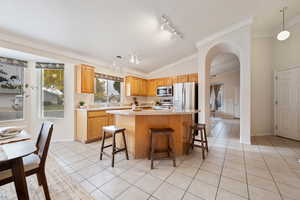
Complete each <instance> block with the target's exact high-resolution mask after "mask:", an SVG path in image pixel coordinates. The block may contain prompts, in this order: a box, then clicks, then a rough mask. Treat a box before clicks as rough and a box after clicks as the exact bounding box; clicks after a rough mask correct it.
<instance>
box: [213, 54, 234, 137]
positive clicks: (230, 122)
mask: <svg viewBox="0 0 300 200" xmlns="http://www.w3.org/2000/svg"><path fill="white" fill-rule="evenodd" d="M209 65H210V70H209V78H208V79H209V84H210V100H209V104H210V118H209V122H210V125H211V128H212V129H214V130H215V131H213V133H214V134H217V135H219V136H220V137H222V138H228V139H229V138H230V139H233V140H239V139H240V133H239V131H240V130H239V125H240V114H239V111H240V101H239V100H240V61H239V58H238V57H237V56H236V55H235V54H233V53H228V52H226V53H224V52H221V53H220V54H217V55H216V56H215V57H214V58H213V59H212V61H211V63H210V64H209ZM213 127H214V128H213ZM220 127H227V128H225V130H228V127H230V129H229V131H225V130H223V129H224V128H223V129H220ZM217 130H218V131H217Z"/></svg>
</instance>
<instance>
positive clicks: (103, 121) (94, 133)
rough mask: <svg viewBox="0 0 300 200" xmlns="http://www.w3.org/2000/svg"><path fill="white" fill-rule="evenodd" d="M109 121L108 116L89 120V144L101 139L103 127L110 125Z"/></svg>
mask: <svg viewBox="0 0 300 200" xmlns="http://www.w3.org/2000/svg"><path fill="white" fill-rule="evenodd" d="M108 120H109V119H108V116H100V117H89V118H88V122H87V142H89V141H95V140H99V139H101V135H102V127H103V126H107V125H108Z"/></svg>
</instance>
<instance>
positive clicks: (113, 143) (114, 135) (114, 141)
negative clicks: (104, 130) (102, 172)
mask: <svg viewBox="0 0 300 200" xmlns="http://www.w3.org/2000/svg"><path fill="white" fill-rule="evenodd" d="M115 151H116V133H113V141H112V160H111V167H114V166H115Z"/></svg>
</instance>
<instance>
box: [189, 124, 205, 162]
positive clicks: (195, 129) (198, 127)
mask: <svg viewBox="0 0 300 200" xmlns="http://www.w3.org/2000/svg"><path fill="white" fill-rule="evenodd" d="M199 132H200V139H196V136H197V135H199ZM191 134H192V142H191V144H190V148H192V149H194V147H199V148H201V149H202V159H205V151H206V152H207V153H208V141H207V135H206V125H205V124H194V125H192V126H191ZM195 142H200V144H195ZM190 148H189V149H190ZM189 149H188V151H189Z"/></svg>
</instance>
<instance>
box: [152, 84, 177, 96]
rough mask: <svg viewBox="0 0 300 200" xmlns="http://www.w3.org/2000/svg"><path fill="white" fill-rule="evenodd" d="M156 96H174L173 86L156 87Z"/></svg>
mask: <svg viewBox="0 0 300 200" xmlns="http://www.w3.org/2000/svg"><path fill="white" fill-rule="evenodd" d="M156 96H158V97H170V96H173V86H161V87H158V88H157V89H156Z"/></svg>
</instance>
